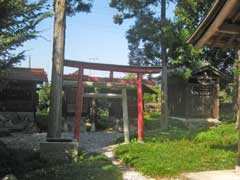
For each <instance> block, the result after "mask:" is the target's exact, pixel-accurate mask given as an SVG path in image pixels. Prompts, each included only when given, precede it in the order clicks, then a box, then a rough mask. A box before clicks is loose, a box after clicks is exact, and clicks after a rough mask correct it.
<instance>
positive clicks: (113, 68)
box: [64, 60, 160, 142]
mask: <svg viewBox="0 0 240 180" xmlns="http://www.w3.org/2000/svg"><path fill="white" fill-rule="evenodd" d="M64 66H67V67H74V68H78V69H79V71H78V78H77V81H78V82H77V95H76V112H75V114H76V115H75V116H76V122H75V131H74V138H76V139H77V140H78V142H79V140H80V121H81V113H82V97H83V81H93V82H117V83H120V84H125V85H126V84H128V83H129V84H132V83H133V82H134V81H133V80H126V79H114V78H113V72H124V73H136V74H137V79H136V80H135V84H136V85H137V98H138V141H143V93H142V83H143V81H144V80H143V79H142V76H143V75H144V74H157V73H160V67H140V66H124V65H113V64H100V63H89V62H82V61H73V60H65V61H64ZM84 69H91V70H101V71H109V72H110V77H109V78H96V77H89V76H84V75H83V72H84Z"/></svg>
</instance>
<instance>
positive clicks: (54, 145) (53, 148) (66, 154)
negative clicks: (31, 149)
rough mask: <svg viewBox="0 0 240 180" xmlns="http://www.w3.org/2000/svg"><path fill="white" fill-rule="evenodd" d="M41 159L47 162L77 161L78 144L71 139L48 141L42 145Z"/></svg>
mask: <svg viewBox="0 0 240 180" xmlns="http://www.w3.org/2000/svg"><path fill="white" fill-rule="evenodd" d="M40 157H41V159H43V160H46V161H50V162H51V161H53V162H54V161H76V160H77V157H78V142H77V141H74V140H71V139H48V140H47V141H46V142H44V143H41V144H40Z"/></svg>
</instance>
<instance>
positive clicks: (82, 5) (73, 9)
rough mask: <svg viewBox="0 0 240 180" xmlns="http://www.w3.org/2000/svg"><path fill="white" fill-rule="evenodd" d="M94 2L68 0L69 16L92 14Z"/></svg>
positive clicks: (88, 0) (90, 0)
mask: <svg viewBox="0 0 240 180" xmlns="http://www.w3.org/2000/svg"><path fill="white" fill-rule="evenodd" d="M91 2H92V0H67V15H68V16H74V15H75V14H76V13H78V12H86V13H87V12H90V10H91V7H92V4H91Z"/></svg>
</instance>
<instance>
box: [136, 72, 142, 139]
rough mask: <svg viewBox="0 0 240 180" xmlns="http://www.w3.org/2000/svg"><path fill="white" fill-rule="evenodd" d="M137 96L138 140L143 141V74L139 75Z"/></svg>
mask: <svg viewBox="0 0 240 180" xmlns="http://www.w3.org/2000/svg"><path fill="white" fill-rule="evenodd" d="M137 98H138V141H139V142H142V141H143V92H142V74H138V75H137Z"/></svg>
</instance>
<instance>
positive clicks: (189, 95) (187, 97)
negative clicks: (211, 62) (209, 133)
mask: <svg viewBox="0 0 240 180" xmlns="http://www.w3.org/2000/svg"><path fill="white" fill-rule="evenodd" d="M220 79H224V80H228V79H229V77H228V76H227V75H226V74H224V73H222V72H220V71H218V70H217V69H215V68H213V67H211V66H204V67H202V68H199V69H197V70H195V71H193V72H192V76H191V77H190V78H189V79H188V80H185V79H183V78H182V77H180V76H177V75H173V74H172V75H169V80H168V87H169V88H168V93H169V96H168V98H169V113H170V116H171V117H172V118H174V119H179V120H189V121H194V120H196V121H197V120H207V121H216V122H217V121H218V120H219V90H220V84H219V83H220Z"/></svg>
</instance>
